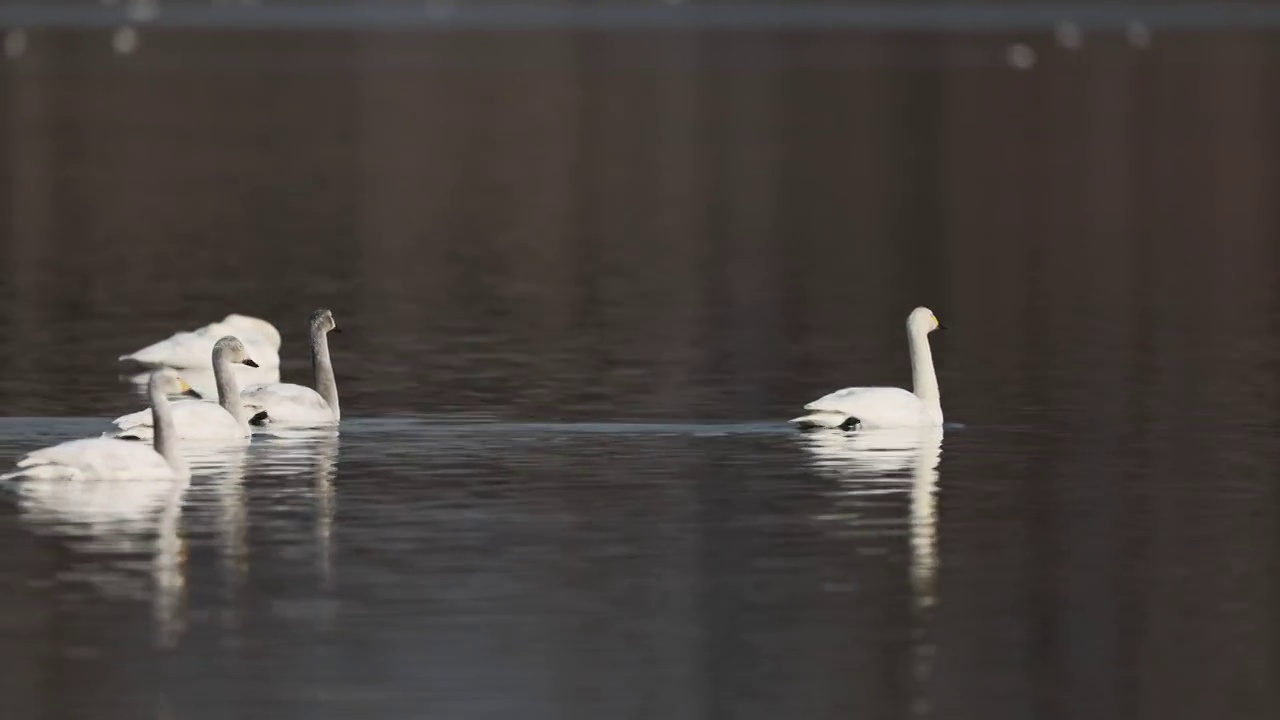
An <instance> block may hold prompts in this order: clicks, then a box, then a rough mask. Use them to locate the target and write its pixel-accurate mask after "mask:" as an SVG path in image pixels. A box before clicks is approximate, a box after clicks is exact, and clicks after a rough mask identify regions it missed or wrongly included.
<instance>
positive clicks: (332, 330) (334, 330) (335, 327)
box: [329, 325, 342, 333]
mask: <svg viewBox="0 0 1280 720" xmlns="http://www.w3.org/2000/svg"><path fill="white" fill-rule="evenodd" d="M329 332H335V333H340V332H342V328H340V327H338V326H337V325H334V326H333V328H332V329H330V330H329Z"/></svg>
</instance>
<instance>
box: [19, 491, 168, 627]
mask: <svg viewBox="0 0 1280 720" xmlns="http://www.w3.org/2000/svg"><path fill="white" fill-rule="evenodd" d="M188 486H189V483H188V482H186V481H179V482H166V481H139V480H112V481H102V482H66V481H50V480H28V481H24V482H22V483H20V484H18V485H17V487H16V490H17V494H18V507H19V512H20V516H21V518H22V521H23V522H24V523H25V524H27V525H28V526H29V527H31V528H32V529H33V530H34V531H35V532H40V533H44V534H51V535H58V536H61V537H64V538H66V539H67V541H68V542H67V544H68V547H69V548H70V549H71V550H73V551H75V552H76V553H77V558H76V562H75V563H74V569H73V570H72V571H71V572H68V573H64V574H63V575H62V576H61V578H60V579H62V580H64V581H72V582H75V581H79V582H84V583H86V584H88V585H89V586H91V587H93V588H95V589H96V590H97V591H98V592H99V593H101V594H102V595H103V596H104V597H106V598H109V599H121V598H129V599H142V598H146V597H150V599H151V602H152V615H153V618H154V622H155V626H154V640H155V643H156V645H157V646H159V647H162V648H171V647H173V646H175V645H176V644H177V642H178V641H179V640H180V639H181V637H182V633H183V631H184V630H185V629H186V610H185V608H186V555H187V553H186V543H185V541H184V539H183V538H182V535H181V533H180V532H179V530H180V527H179V526H180V520H181V515H182V503H183V497H184V495H185V494H186V491H187V488H188ZM139 557H149V561H148V564H149V572H147V571H146V570H147V569H148V568H144V566H143V563H142V562H140V561H139V560H138V558H139ZM148 576H149V579H150V586H149V587H148V585H147V583H146V582H145V579H144V578H147V577H148Z"/></svg>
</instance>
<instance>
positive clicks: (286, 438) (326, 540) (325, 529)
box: [253, 427, 339, 589]
mask: <svg viewBox="0 0 1280 720" xmlns="http://www.w3.org/2000/svg"><path fill="white" fill-rule="evenodd" d="M338 438H339V432H338V428H336V427H321V428H273V429H271V430H269V431H267V432H263V433H261V434H259V435H255V436H254V441H253V442H254V444H253V449H254V453H255V458H256V460H257V462H256V463H255V465H254V474H255V475H263V476H294V475H298V474H299V473H300V472H306V473H308V474H309V475H310V477H311V482H310V487H311V493H312V504H313V507H314V514H315V520H314V522H315V526H314V536H315V552H316V571H317V573H318V574H319V576H320V581H321V584H322V585H323V586H324V587H325V588H326V589H329V588H331V587H332V584H333V579H334V578H333V547H332V544H333V538H332V536H333V522H334V516H335V514H336V512H337V502H336V496H335V492H334V487H333V480H334V477H335V476H336V475H337V458H338V446H339V445H338Z"/></svg>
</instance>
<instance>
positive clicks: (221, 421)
mask: <svg viewBox="0 0 1280 720" xmlns="http://www.w3.org/2000/svg"><path fill="white" fill-rule="evenodd" d="M211 356H212V357H211V358H210V360H211V362H212V364H213V374H214V379H215V384H216V385H217V387H218V402H217V403H212V402H205V401H204V400H179V401H178V402H176V403H174V404H173V408H172V414H173V423H174V427H175V429H176V432H177V434H178V437H180V438H183V439H189V440H247V439H248V438H249V436H250V431H249V421H248V417H247V416H246V415H245V411H244V407H243V406H242V404H241V403H240V383H239V380H238V379H237V378H236V374H235V372H233V370H232V367H231V365H232V363H238V364H241V365H247V366H249V367H257V366H258V365H257V363H256V362H254V360H253V358H252V357H250V356H249V352H248V350H247V349H246V348H245V346H244V343H242V342H241V341H240V340H239V338H235V337H232V336H230V335H228V336H226V337H224V338H222V339H220V340H218V341H217V342H216V343H214V345H213V350H212V352H211ZM111 422H112V424H113V425H115V426H116V428H118V429H117V431H116V432H113V433H111V436H112V437H117V438H122V439H132V440H149V439H151V436H152V434H153V432H154V429H155V425H154V422H153V420H152V418H151V416H150V414H148V413H147V411H145V410H143V411H140V412H135V413H130V414H128V415H123V416H121V417H118V418H116V419H115V420H113V421H111Z"/></svg>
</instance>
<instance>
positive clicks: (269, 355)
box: [120, 313, 280, 369]
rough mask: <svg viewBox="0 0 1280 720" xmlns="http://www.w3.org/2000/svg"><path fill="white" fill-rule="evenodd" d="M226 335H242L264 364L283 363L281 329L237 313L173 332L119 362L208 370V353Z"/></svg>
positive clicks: (258, 359) (254, 354)
mask: <svg viewBox="0 0 1280 720" xmlns="http://www.w3.org/2000/svg"><path fill="white" fill-rule="evenodd" d="M225 335H234V336H236V337H238V338H241V339H242V340H243V341H244V343H245V344H246V345H247V346H248V347H249V348H250V349H251V350H252V351H253V356H254V357H255V358H256V359H257V361H258V362H259V363H260V364H261V366H262V367H267V368H273V367H278V366H279V365H280V331H279V330H277V329H276V328H275V326H274V325H272V324H271V323H269V322H267V321H266V320H262V319H260V318H255V317H249V316H248V315H240V314H237V313H231V314H230V315H228V316H226V317H225V318H223V319H221V320H219V321H218V322H214V323H209V324H208V325H205V326H204V327H202V328H198V329H196V330H192V331H188V332H179V333H174V334H173V335H171V336H170V337H168V338H166V339H164V340H160V341H159V342H155V343H152V344H150V345H148V346H146V347H144V348H142V349H141V350H138V351H135V352H132V353H129V354H128V355H121V356H120V361H121V362H134V363H137V364H139V365H144V366H147V367H172V368H183V369H186V368H205V369H207V368H208V367H209V366H208V364H207V361H208V360H209V352H210V351H211V350H212V349H213V345H214V343H215V342H217V340H218V338H220V337H223V336H225Z"/></svg>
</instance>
